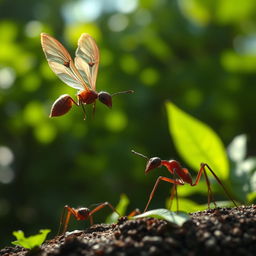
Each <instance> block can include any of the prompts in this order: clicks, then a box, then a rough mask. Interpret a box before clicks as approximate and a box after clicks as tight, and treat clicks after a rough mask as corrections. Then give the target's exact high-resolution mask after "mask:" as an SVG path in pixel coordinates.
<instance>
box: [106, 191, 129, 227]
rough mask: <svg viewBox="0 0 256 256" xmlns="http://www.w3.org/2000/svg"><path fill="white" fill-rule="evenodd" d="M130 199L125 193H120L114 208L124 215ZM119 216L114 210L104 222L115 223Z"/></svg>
mask: <svg viewBox="0 0 256 256" xmlns="http://www.w3.org/2000/svg"><path fill="white" fill-rule="evenodd" d="M129 203H130V200H129V198H128V197H127V195H125V194H121V196H120V200H119V203H118V205H117V206H116V210H117V211H118V212H119V213H120V215H121V216H124V215H125V213H126V209H127V206H128V205H129ZM118 218H119V215H118V214H117V213H116V212H113V213H111V214H110V215H109V216H108V217H107V219H106V223H115V222H116V221H117V220H118Z"/></svg>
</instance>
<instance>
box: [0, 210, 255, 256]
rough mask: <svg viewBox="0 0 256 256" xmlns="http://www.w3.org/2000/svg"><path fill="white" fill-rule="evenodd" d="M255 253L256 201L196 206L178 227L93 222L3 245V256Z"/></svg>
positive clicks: (146, 221) (158, 222) (156, 222)
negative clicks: (39, 240) (28, 242)
mask: <svg viewBox="0 0 256 256" xmlns="http://www.w3.org/2000/svg"><path fill="white" fill-rule="evenodd" d="M219 253H221V256H224V255H232V256H234V255H246V256H250V255H256V205H252V206H241V207H238V208H216V209H211V210H205V211H202V212H195V213H193V214H191V219H190V220H188V221H186V222H185V223H184V224H183V225H182V226H181V227H178V226H176V225H174V224H172V223H168V222H166V221H164V220H158V219H153V218H142V219H137V220H127V218H125V217H122V218H120V219H119V222H118V223H117V224H112V225H106V224H102V225H94V226H92V227H91V228H89V229H86V230H84V231H74V232H71V233H69V234H68V235H66V237H64V236H58V237H55V238H54V239H52V240H49V241H46V242H45V243H44V244H43V245H42V247H41V250H37V251H31V252H28V251H27V250H25V249H22V248H20V247H17V246H16V247H6V248H4V249H2V250H0V255H1V256H7V255H8V256H23V255H26V254H27V255H40V256H60V255H62V256H65V255H69V256H80V255H86V256H91V255H98V256H102V255H117V256H125V255H134V256H135V255H136V256H140V255H141V256H147V255H148V256H151V255H152V256H153V255H189V256H193V255H218V254H219Z"/></svg>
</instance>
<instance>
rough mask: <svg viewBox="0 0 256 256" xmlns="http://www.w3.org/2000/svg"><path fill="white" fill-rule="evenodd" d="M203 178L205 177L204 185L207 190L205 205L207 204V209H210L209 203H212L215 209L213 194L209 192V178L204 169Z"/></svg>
mask: <svg viewBox="0 0 256 256" xmlns="http://www.w3.org/2000/svg"><path fill="white" fill-rule="evenodd" d="M204 177H205V181H206V185H207V189H208V202H207V204H208V209H210V204H211V202H213V203H214V207H215V208H216V207H217V205H216V202H215V200H214V198H213V193H212V190H211V184H210V180H209V178H208V175H207V173H206V171H205V169H204Z"/></svg>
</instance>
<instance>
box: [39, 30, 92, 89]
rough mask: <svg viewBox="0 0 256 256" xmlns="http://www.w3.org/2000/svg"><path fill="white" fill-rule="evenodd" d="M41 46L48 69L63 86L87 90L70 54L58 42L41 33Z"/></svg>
mask: <svg viewBox="0 0 256 256" xmlns="http://www.w3.org/2000/svg"><path fill="white" fill-rule="evenodd" d="M41 44H42V48H43V51H44V54H45V57H46V59H47V61H48V64H49V66H50V68H51V69H52V71H53V72H54V73H55V74H56V75H57V76H58V77H59V78H60V79H61V80H62V81H63V82H64V83H65V84H67V85H69V86H70V87H72V88H75V89H78V90H89V88H88V86H87V84H86V83H85V81H84V80H83V78H82V76H81V74H80V73H79V72H78V70H77V68H76V66H75V65H74V62H73V60H72V58H71V56H70V54H69V53H68V51H67V50H66V49H65V47H64V46H63V45H62V44H61V43H60V42H59V41H58V40H56V39H55V38H53V37H52V36H50V35H48V34H45V33H42V34H41Z"/></svg>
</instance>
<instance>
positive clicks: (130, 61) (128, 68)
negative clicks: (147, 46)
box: [120, 55, 139, 74]
mask: <svg viewBox="0 0 256 256" xmlns="http://www.w3.org/2000/svg"><path fill="white" fill-rule="evenodd" d="M120 64H121V67H122V69H123V70H124V71H125V72H126V73H128V74H134V73H136V72H137V71H138V69H139V64H138V60H137V59H135V58H134V57H133V56H131V55H125V56H123V57H121V63H120Z"/></svg>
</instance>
